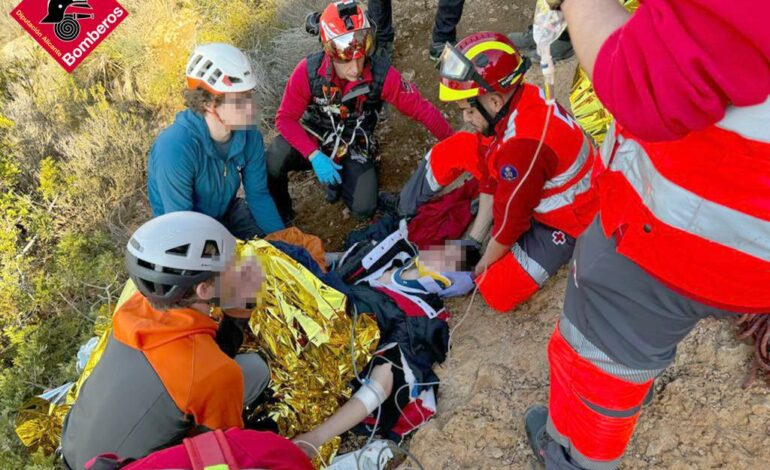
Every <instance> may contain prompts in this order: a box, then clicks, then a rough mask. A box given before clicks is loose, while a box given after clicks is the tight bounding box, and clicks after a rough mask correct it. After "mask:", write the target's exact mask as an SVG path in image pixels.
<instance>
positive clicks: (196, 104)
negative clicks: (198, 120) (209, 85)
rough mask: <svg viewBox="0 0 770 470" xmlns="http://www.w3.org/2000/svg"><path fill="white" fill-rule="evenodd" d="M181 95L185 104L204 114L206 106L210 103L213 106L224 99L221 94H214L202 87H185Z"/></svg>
mask: <svg viewBox="0 0 770 470" xmlns="http://www.w3.org/2000/svg"><path fill="white" fill-rule="evenodd" d="M183 95H184V104H185V106H187V107H188V108H189V109H192V110H193V111H195V112H196V113H200V114H206V106H208V105H210V104H212V103H213V104H214V106H219V105H220V104H222V101H224V99H225V98H224V96H223V95H215V94H213V93H211V92H210V91H208V90H204V89H203V88H196V89H194V90H189V89H186V90H185V91H184V93H183Z"/></svg>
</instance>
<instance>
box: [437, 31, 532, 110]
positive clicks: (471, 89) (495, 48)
mask: <svg viewBox="0 0 770 470" xmlns="http://www.w3.org/2000/svg"><path fill="white" fill-rule="evenodd" d="M527 68H529V61H528V60H526V59H525V58H523V57H522V56H521V54H519V51H517V50H516V46H514V45H513V43H512V42H511V40H510V39H508V38H507V37H506V36H505V35H504V34H500V33H487V32H483V33H475V34H471V35H470V36H468V37H466V38H465V39H463V40H462V41H460V42H458V43H457V45H456V46H452V45H451V44H449V43H447V45H446V46H445V47H444V52H443V53H442V54H441V59H440V62H439V72H440V74H441V84H440V85H439V94H438V96H439V99H440V100H441V101H459V100H469V99H472V98H477V97H479V96H482V95H486V94H487V93H507V92H508V91H510V90H512V89H514V87H515V86H516V85H518V84H519V83H521V81H522V80H523V79H524V74H525V73H526V71H527Z"/></svg>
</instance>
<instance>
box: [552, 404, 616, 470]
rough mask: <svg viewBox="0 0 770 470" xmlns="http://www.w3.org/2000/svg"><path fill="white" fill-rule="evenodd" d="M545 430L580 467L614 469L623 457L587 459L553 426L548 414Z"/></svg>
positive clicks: (598, 469) (588, 469)
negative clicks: (600, 459) (602, 459)
mask: <svg viewBox="0 0 770 470" xmlns="http://www.w3.org/2000/svg"><path fill="white" fill-rule="evenodd" d="M545 430H546V432H547V433H548V435H549V436H551V438H552V439H553V440H554V441H556V442H557V443H558V444H559V445H560V446H562V447H564V449H565V450H566V451H567V453H568V454H569V456H570V458H571V459H572V460H573V461H574V462H575V463H576V464H578V465H580V468H585V469H586V470H615V469H616V468H618V465H620V461H621V460H622V459H623V456H620V457H618V458H617V459H614V460H609V461H599V460H591V459H589V458H588V457H586V456H585V455H583V454H582V453H581V452H580V451H579V450H577V449H576V448H575V447H574V446H573V445H572V443H571V442H570V440H569V438H567V436H565V435H563V434H562V433H560V432H559V431H558V430H557V429H556V426H554V425H553V422H552V421H551V415H550V414H549V415H548V421H546V423H545Z"/></svg>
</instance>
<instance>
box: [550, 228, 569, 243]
mask: <svg viewBox="0 0 770 470" xmlns="http://www.w3.org/2000/svg"><path fill="white" fill-rule="evenodd" d="M551 239H552V240H553V243H554V245H563V244H565V243H567V236H566V235H565V234H564V232H562V231H561V230H555V231H554V232H553V233H552V234H551Z"/></svg>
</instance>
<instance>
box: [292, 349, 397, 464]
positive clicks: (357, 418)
mask: <svg viewBox="0 0 770 470" xmlns="http://www.w3.org/2000/svg"><path fill="white" fill-rule="evenodd" d="M370 379H371V380H372V381H376V382H377V383H378V384H379V385H380V387H381V388H382V390H383V391H384V392H385V396H386V397H389V396H390V393H391V392H392V391H393V371H392V370H391V365H390V364H380V365H377V366H375V367H374V368H373V369H372V373H371V375H370ZM365 386H366V385H363V387H365ZM368 415H369V412H368V411H367V410H366V406H365V405H364V404H363V403H362V402H361V401H360V400H358V399H357V398H356V397H355V396H353V397H351V398H350V400H348V401H347V402H346V403H345V404H344V405H342V407H340V409H338V410H337V411H336V412H335V413H334V414H333V415H332V416H331V417H330V418H329V419H327V420H326V421H324V422H323V423H321V424H320V425H318V426H317V427H315V428H314V429H312V430H310V431H308V432H306V433H303V434H300V435H298V436H296V437H295V438H294V439H293V440H292V442H294V443H295V444H297V445H298V446H299V447H300V448H302V450H304V451H305V453H306V454H307V455H308V456H309V457H311V458H313V457H315V455H316V454H315V451H316V450H317V449H318V448H320V447H321V446H322V445H324V444H325V443H326V442H328V441H329V440H330V439H332V438H334V437H336V436H339V435H340V434H342V433H344V432H346V431H348V430H350V429H351V428H352V427H353V426H355V425H356V424H358V423H360V422H361V421H362V420H363V419H364V418H366V417H367V416H368ZM308 444H310V445H311V446H312V447H315V449H313V448H311V447H310V446H308Z"/></svg>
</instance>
